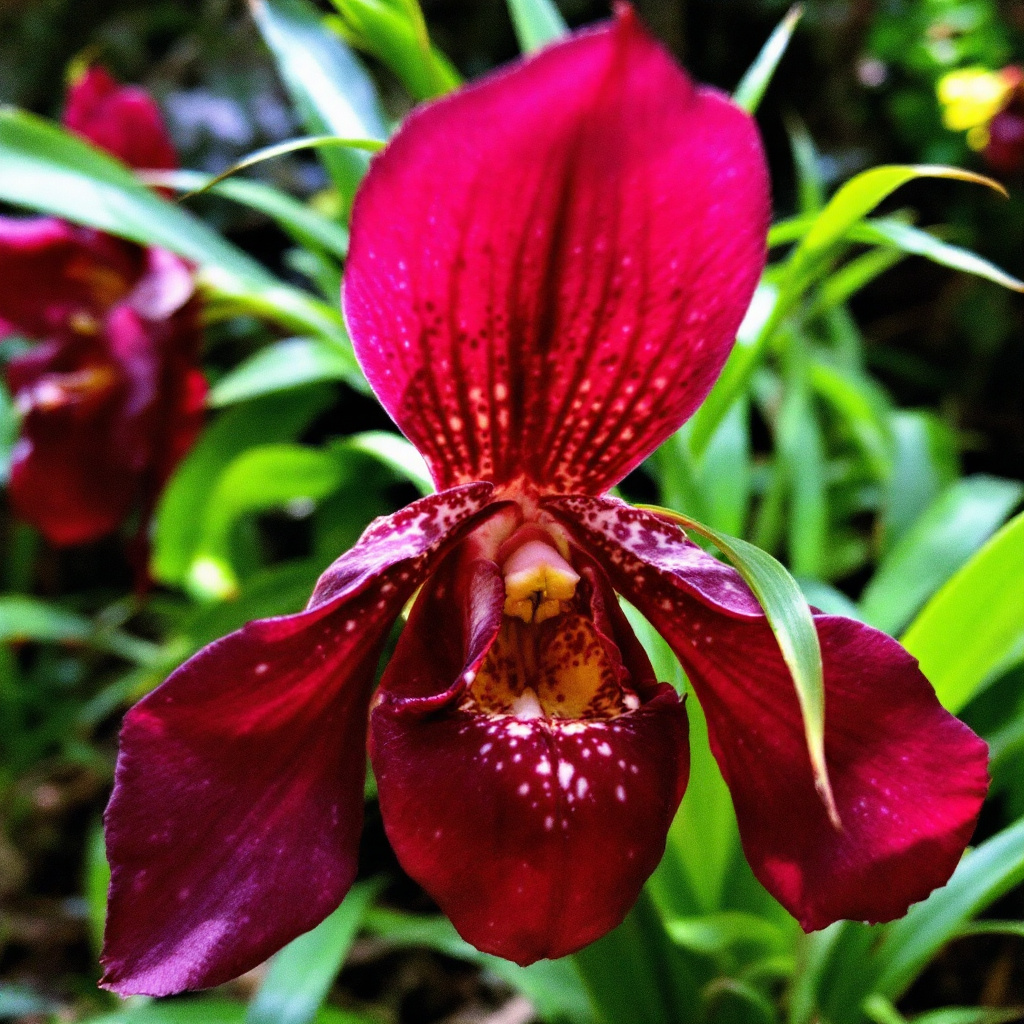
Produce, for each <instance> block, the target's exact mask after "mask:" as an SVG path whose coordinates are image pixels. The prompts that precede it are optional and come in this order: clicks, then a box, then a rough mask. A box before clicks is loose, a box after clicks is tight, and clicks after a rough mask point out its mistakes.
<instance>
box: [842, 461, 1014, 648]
mask: <svg viewBox="0 0 1024 1024" xmlns="http://www.w3.org/2000/svg"><path fill="white" fill-rule="evenodd" d="M1022 495H1024V484H1020V483H1017V482H1016V481H1013V480H1000V479H998V478H996V477H989V476H982V475H980V474H979V475H977V476H971V477H967V478H965V479H963V480H958V481H957V482H956V483H954V484H952V485H951V486H950V487H948V488H947V489H946V490H945V491H943V493H942V494H941V495H940V496H939V497H938V498H937V499H936V500H935V501H934V502H933V503H932V505H931V506H929V508H928V509H927V510H926V511H925V512H924V514H923V515H921V517H920V518H919V519H918V520H917V522H915V523H914V525H913V526H912V527H911V528H910V529H909V530H908V531H907V532H906V533H905V534H904V535H903V537H902V538H901V539H900V540H899V542H898V543H897V544H895V545H894V546H893V548H892V549H891V550H890V551H889V552H888V553H887V554H886V555H885V556H884V557H883V558H882V561H881V563H880V564H879V566H878V569H877V571H876V572H875V574H874V576H872V577H871V579H870V580H869V581H868V584H867V586H866V587H865V588H864V593H863V594H862V595H861V600H860V607H861V613H862V614H863V616H864V621H865V622H868V623H870V624H871V625H872V626H876V627H877V628H878V629H881V630H884V631H885V632H887V633H898V632H900V631H901V630H902V629H903V628H904V627H905V626H906V625H907V623H908V622H909V621H910V619H911V618H912V617H913V616H914V614H915V612H917V610H918V609H919V608H920V607H921V605H923V604H924V602H925V601H926V600H927V599H928V598H929V597H930V596H931V595H932V594H933V593H934V592H935V591H936V590H938V588H939V587H940V586H942V584H943V583H945V582H946V580H948V579H949V578H950V576H952V575H953V573H954V572H956V570H957V569H959V568H960V566H962V565H963V564H964V563H965V562H966V561H967V560H968V559H969V558H970V557H971V555H973V554H974V552H975V551H977V550H978V548H980V547H981V545H982V544H984V542H985V541H986V540H987V539H988V538H989V537H990V536H991V535H992V534H993V533H994V532H995V531H996V530H997V529H998V528H999V526H1000V525H1001V524H1002V523H1003V522H1004V520H1005V519H1006V517H1007V516H1008V515H1009V514H1010V513H1011V512H1012V511H1013V508H1014V506H1015V505H1017V504H1018V503H1019V502H1020V500H1021V497H1022ZM958 632H959V630H958Z"/></svg>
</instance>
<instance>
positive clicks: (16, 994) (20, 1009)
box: [0, 985, 60, 1021]
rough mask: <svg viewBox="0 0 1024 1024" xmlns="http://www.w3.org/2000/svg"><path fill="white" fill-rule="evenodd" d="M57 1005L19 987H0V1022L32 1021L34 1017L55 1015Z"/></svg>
mask: <svg viewBox="0 0 1024 1024" xmlns="http://www.w3.org/2000/svg"><path fill="white" fill-rule="evenodd" d="M59 1009H60V1007H59V1005H58V1004H57V1003H55V1002H53V1001H52V1000H50V999H46V998H44V997H43V996H40V995H37V994H36V993H35V992H33V991H32V990H31V989H27V988H22V987H21V986H20V985H18V986H16V985H0V1020H7V1019H14V1018H16V1019H17V1020H19V1021H23V1020H34V1019H35V1018H36V1016H37V1015H38V1016H39V1017H42V1016H43V1015H46V1014H51V1013H52V1014H56V1013H57V1012H58V1010H59Z"/></svg>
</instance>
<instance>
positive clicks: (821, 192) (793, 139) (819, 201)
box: [769, 12, 825, 244]
mask: <svg viewBox="0 0 1024 1024" xmlns="http://www.w3.org/2000/svg"><path fill="white" fill-rule="evenodd" d="M790 13H792V12H790ZM785 123H786V134H787V135H789V148H790V150H791V152H792V154H793V166H794V167H795V169H796V183H797V196H798V198H799V205H800V211H801V213H817V212H818V211H819V210H820V209H821V208H822V207H823V206H824V205H825V180H824V178H823V177H822V173H821V160H820V159H819V157H818V151H817V149H816V148H815V145H814V140H813V139H812V138H811V136H810V134H809V133H808V131H807V128H806V127H805V125H804V123H803V121H801V120H800V119H799V118H797V117H794V116H792V115H790V116H788V117H786V119H785ZM797 220H799V221H801V222H803V224H804V231H806V230H807V229H808V228H809V227H810V225H811V222H812V220H813V218H811V217H802V218H797ZM790 223H793V222H790ZM784 226H785V222H783V223H782V224H777V225H773V227H772V231H773V232H775V231H776V229H778V232H777V234H776V237H778V236H779V234H781V232H783V231H784ZM802 233H803V232H799V233H797V234H796V235H794V236H793V239H792V240H793V241H795V240H796V239H797V238H799V237H800V235H801V234H802ZM769 244H777V243H773V242H771V241H770V242H769Z"/></svg>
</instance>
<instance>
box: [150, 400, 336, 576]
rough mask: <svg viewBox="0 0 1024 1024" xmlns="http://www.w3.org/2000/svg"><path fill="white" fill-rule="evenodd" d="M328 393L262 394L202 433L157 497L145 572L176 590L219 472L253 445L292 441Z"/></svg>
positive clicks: (189, 560)
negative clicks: (151, 539) (199, 520)
mask: <svg viewBox="0 0 1024 1024" xmlns="http://www.w3.org/2000/svg"><path fill="white" fill-rule="evenodd" d="M331 400H332V395H331V392H330V389H328V388H320V387H310V388H303V389H302V390H301V391H298V392H294V393H287V394H278V395H266V396H264V397H261V398H258V399H254V400H253V401H250V402H245V403H243V404H240V405H238V406H236V407H234V408H231V409H228V410H227V411H226V412H224V413H223V414H222V415H221V416H220V417H219V418H217V419H216V420H215V421H214V422H213V423H212V424H211V425H210V426H208V427H207V428H206V430H205V431H204V432H203V434H202V436H201V437H200V439H199V441H198V443H197V444H196V445H195V447H194V448H193V449H192V451H190V452H189V454H188V455H187V456H186V457H185V459H184V461H183V462H182V463H181V464H180V465H179V466H178V468H177V470H176V471H175V473H174V475H173V476H172V477H171V479H170V481H169V482H168V484H167V486H166V487H165V488H164V492H163V494H162V495H161V498H160V504H159V505H158V506H157V511H156V518H155V530H154V535H153V553H152V557H151V562H150V571H151V572H152V573H153V577H154V578H155V579H157V580H159V581H160V582H162V583H168V584H171V585H175V584H177V585H182V584H184V582H185V579H186V577H187V575H188V572H189V569H190V567H191V565H192V556H193V552H194V551H195V549H196V546H197V544H198V542H199V538H198V536H197V532H196V521H197V517H200V516H201V515H202V514H203V513H202V510H203V509H204V508H205V505H206V502H207V500H208V498H209V495H210V492H211V491H212V489H213V487H214V485H215V483H216V480H217V478H218V477H219V476H220V474H221V472H222V471H223V469H224V467H225V466H227V465H228V463H230V462H231V461H232V460H233V459H235V458H236V457H237V456H238V455H239V454H240V453H241V452H243V451H245V450H246V449H247V448H250V447H253V446H254V444H255V443H257V442H263V443H265V444H271V443H274V442H276V441H290V440H292V439H293V438H295V437H297V436H298V435H299V434H300V433H301V432H302V431H303V430H304V429H305V428H306V426H308V424H309V423H310V422H311V421H312V420H313V418H314V417H315V416H317V415H318V414H319V413H321V412H322V411H323V410H324V409H326V408H327V406H328V405H330V403H331Z"/></svg>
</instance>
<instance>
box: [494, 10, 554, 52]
mask: <svg viewBox="0 0 1024 1024" xmlns="http://www.w3.org/2000/svg"><path fill="white" fill-rule="evenodd" d="M508 10H509V14H511V15H512V25H513V26H514V28H515V30H516V38H517V39H518V40H519V48H520V49H521V50H522V51H523V53H531V52H532V51H533V50H539V49H540V48H541V47H542V46H546V45H547V44H548V43H552V42H554V41H555V40H556V39H560V38H561V37H562V36H564V35H565V34H566V32H568V31H569V27H568V26H567V25H566V23H565V19H564V18H563V17H562V15H561V13H560V12H559V10H558V8H557V7H556V6H555V4H554V0H508Z"/></svg>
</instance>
